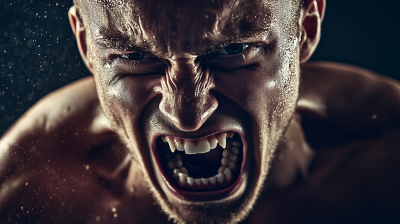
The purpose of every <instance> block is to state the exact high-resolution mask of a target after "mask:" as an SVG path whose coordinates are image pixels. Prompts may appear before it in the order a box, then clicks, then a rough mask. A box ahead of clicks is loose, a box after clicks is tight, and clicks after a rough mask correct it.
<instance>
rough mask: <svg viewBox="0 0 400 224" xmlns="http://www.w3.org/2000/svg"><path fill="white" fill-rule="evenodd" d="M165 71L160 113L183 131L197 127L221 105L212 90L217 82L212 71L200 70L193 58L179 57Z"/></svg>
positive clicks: (196, 128) (194, 129)
mask: <svg viewBox="0 0 400 224" xmlns="http://www.w3.org/2000/svg"><path fill="white" fill-rule="evenodd" d="M166 73H167V74H166V76H165V80H164V81H163V82H162V94H163V97H162V100H161V102H160V106H159V108H160V111H161V113H162V114H163V115H164V116H165V117H166V118H167V119H168V120H169V121H170V122H171V123H173V124H174V125H175V126H176V127H177V128H178V129H180V130H181V131H186V132H190V131H196V130H198V129H199V128H200V127H201V126H202V125H203V124H204V123H205V122H206V120H207V119H208V118H209V117H210V115H211V114H212V113H213V112H214V111H215V110H216V109H217V107H218V101H217V99H216V98H215V97H214V95H212V93H211V92H210V89H211V88H212V87H213V84H214V82H213V77H212V75H211V74H210V70H209V69H205V70H203V69H200V68H199V67H198V66H196V65H195V63H194V62H193V61H191V60H187V59H186V60H185V59H176V60H174V61H172V62H171V67H170V68H169V69H168V70H167V72H166Z"/></svg>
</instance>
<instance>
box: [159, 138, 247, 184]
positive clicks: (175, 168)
mask: <svg viewBox="0 0 400 224" xmlns="http://www.w3.org/2000/svg"><path fill="white" fill-rule="evenodd" d="M229 145H230V147H229V148H230V149H228V147H227V149H225V150H224V151H223V152H222V156H223V158H222V159H221V167H220V168H219V169H218V171H217V174H216V175H215V176H212V177H208V178H194V177H191V176H189V172H188V170H187V169H186V168H185V167H184V166H183V163H182V157H181V156H180V155H179V154H177V155H175V156H174V155H173V154H172V153H170V152H168V153H166V155H165V158H166V159H167V161H168V164H167V165H168V168H169V169H171V170H172V175H173V177H174V178H175V179H176V180H177V182H178V185H179V186H180V187H186V188H187V187H189V188H190V189H196V188H199V189H205V188H207V187H215V186H222V185H227V184H229V183H230V182H231V181H232V177H233V174H232V172H233V171H236V168H237V164H236V162H237V161H238V156H239V154H240V151H241V150H240V149H239V147H241V142H239V141H236V140H235V141H232V142H231V144H229ZM168 150H169V149H168Z"/></svg>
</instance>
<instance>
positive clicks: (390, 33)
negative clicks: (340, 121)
mask: <svg viewBox="0 0 400 224" xmlns="http://www.w3.org/2000/svg"><path fill="white" fill-rule="evenodd" d="M2 2H3V3H0V21H1V22H0V135H2V134H3V133H4V132H5V131H6V130H7V129H8V128H9V127H10V126H11V125H12V123H13V122H14V121H15V120H17V119H18V117H20V116H21V115H22V114H23V113H24V112H25V111H26V110H27V109H29V108H30V107H31V106H32V105H33V104H34V103H35V102H36V101H38V100H39V99H40V98H42V97H43V96H45V95H46V94H48V93H49V92H51V91H53V90H55V89H57V88H60V87H61V86H64V85H67V84H69V83H71V82H73V81H75V80H77V79H80V78H83V77H85V76H88V75H90V74H89V72H88V71H87V69H86V68H85V66H84V64H83V62H82V60H81V59H80V56H79V52H78V49H77V47H76V43H75V39H74V37H73V34H72V31H71V29H70V26H69V22H68V17H67V12H68V9H69V7H70V6H71V5H72V0H68V1H58V0H45V1H39V0H24V1H15V0H12V1H10V0H3V1H2ZM383 2H385V3H383ZM399 10H400V1H379V0H351V1H349V0H327V9H326V14H325V19H324V22H323V26H322V39H321V42H320V44H319V47H318V48H317V50H316V52H315V54H314V55H313V57H312V58H311V60H314V61H315V60H326V61H336V62H342V63H348V64H353V65H357V66H361V67H364V68H367V69H370V70H372V71H375V72H377V73H381V74H384V75H387V76H390V77H392V78H394V79H397V80H400V72H399V69H398V67H399V66H400V13H399Z"/></svg>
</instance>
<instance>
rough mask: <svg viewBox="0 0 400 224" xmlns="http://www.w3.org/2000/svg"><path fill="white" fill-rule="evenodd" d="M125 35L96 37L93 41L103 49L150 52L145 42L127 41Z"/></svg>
mask: <svg viewBox="0 0 400 224" xmlns="http://www.w3.org/2000/svg"><path fill="white" fill-rule="evenodd" d="M128 40H129V39H128V38H126V37H105V36H102V37H98V38H95V43H96V45H98V46H99V47H100V48H103V49H113V50H117V51H120V52H124V51H141V52H148V53H151V51H150V47H149V45H148V44H147V43H146V42H143V43H129V42H130V41H128Z"/></svg>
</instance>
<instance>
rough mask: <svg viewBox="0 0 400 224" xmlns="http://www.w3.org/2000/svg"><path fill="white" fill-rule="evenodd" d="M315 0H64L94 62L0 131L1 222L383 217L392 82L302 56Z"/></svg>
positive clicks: (392, 145)
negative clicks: (88, 74)
mask: <svg viewBox="0 0 400 224" xmlns="http://www.w3.org/2000/svg"><path fill="white" fill-rule="evenodd" d="M324 9H325V1H324V0H305V1H304V2H299V1H294V0H282V1H261V0H260V1H257V0H254V1H198V2H194V1H182V2H181V1H169V2H168V3H167V2H165V1H157V0H154V1H138V0H126V1H96V2H94V1H89V0H80V1H79V0H78V1H76V2H75V5H74V6H73V7H72V8H71V9H70V11H69V18H70V22H71V26H72V30H73V32H74V34H75V36H76V39H77V44H78V48H79V50H80V53H81V56H82V59H83V61H84V63H85V64H86V66H87V68H88V69H89V70H90V71H91V73H92V74H93V77H89V78H85V79H82V80H80V81H77V82H75V83H74V84H71V85H69V86H67V87H64V88H61V89H60V90H57V91H55V92H54V93H51V94H49V95H48V96H47V97H45V98H44V99H42V100H41V101H40V102H38V103H37V104H36V105H35V106H34V107H33V108H31V109H30V110H29V111H28V112H27V113H26V114H25V115H24V116H23V117H21V118H20V119H19V120H18V121H17V122H16V123H15V124H14V125H13V126H12V127H11V128H10V129H9V130H8V131H7V133H6V134H5V135H4V136H3V137H2V139H1V141H0V150H1V151H0V152H1V156H0V158H1V166H0V167H1V168H0V172H1V175H0V177H1V191H0V208H1V220H2V222H7V221H8V222H31V223H35V222H41V223H92V222H93V223H94V222H96V223H112V222H115V223H168V222H169V223H172V222H178V223H238V222H244V223H339V222H340V223H343V222H344V223H354V222H374V223H375V222H378V221H379V222H382V221H383V222H385V221H395V220H394V219H395V218H397V216H396V211H397V209H398V208H399V194H398V193H397V189H398V187H399V180H398V174H397V172H396V171H397V169H398V168H399V165H398V164H399V163H398V161H399V159H400V157H399V152H398V151H397V150H396V144H398V143H399V140H398V138H397V136H398V134H399V131H398V127H399V118H398V116H397V114H398V112H399V110H400V102H399V97H398V93H399V86H398V84H397V83H395V82H394V81H392V80H388V79H387V78H383V77H378V76H376V75H374V74H372V73H371V72H369V71H366V70H363V69H361V68H355V67H351V66H347V65H339V64H333V63H308V64H307V63H306V61H307V60H308V59H309V58H310V56H311V55H312V53H313V52H314V50H315V48H316V46H317V44H318V41H319V37H320V26H321V21H322V18H323V15H324ZM397 219H398V218H397Z"/></svg>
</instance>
